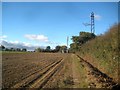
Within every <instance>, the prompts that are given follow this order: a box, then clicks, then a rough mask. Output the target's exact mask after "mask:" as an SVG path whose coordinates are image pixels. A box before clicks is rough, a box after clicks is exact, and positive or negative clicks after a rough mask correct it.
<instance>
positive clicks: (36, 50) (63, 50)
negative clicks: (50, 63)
mask: <svg viewBox="0 0 120 90" xmlns="http://www.w3.org/2000/svg"><path fill="white" fill-rule="evenodd" d="M66 51H67V46H65V45H63V46H59V45H58V46H56V47H55V49H51V47H50V46H47V47H46V48H45V49H43V48H40V47H39V48H36V49H35V52H53V53H54V52H64V53H66Z"/></svg>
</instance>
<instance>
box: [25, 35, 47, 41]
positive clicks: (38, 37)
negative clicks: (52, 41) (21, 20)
mask: <svg viewBox="0 0 120 90" xmlns="http://www.w3.org/2000/svg"><path fill="white" fill-rule="evenodd" d="M25 37H26V38H28V39H30V40H35V41H40V42H48V37H46V36H44V35H34V34H26V35H25Z"/></svg>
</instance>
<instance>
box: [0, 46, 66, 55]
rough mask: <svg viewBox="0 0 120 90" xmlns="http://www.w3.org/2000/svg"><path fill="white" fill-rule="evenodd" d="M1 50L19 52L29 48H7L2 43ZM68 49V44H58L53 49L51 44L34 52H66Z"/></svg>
mask: <svg viewBox="0 0 120 90" xmlns="http://www.w3.org/2000/svg"><path fill="white" fill-rule="evenodd" d="M0 51H18V52H21V51H24V52H26V51H27V49H26V48H22V49H20V48H6V47H5V46H3V45H1V46H0ZM66 51H67V46H65V45H63V46H59V45H58V46H56V47H55V49H51V47H50V46H47V47H46V48H45V49H43V48H40V47H38V48H36V49H35V50H34V52H53V53H54V52H64V53H65V52H66Z"/></svg>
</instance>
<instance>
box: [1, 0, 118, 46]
mask: <svg viewBox="0 0 120 90" xmlns="http://www.w3.org/2000/svg"><path fill="white" fill-rule="evenodd" d="M91 12H94V14H95V34H96V35H99V34H103V33H105V32H106V31H107V30H108V29H109V28H110V26H112V25H113V24H115V23H117V22H118V3H116V2H56V3H55V2H46V3H43V2H37V3H33V2H31V3H30V2H26V3H25V2H16V3H15V2H3V3H2V35H3V36H2V37H3V38H4V41H6V43H7V45H9V43H10V44H11V45H12V44H16V45H19V44H20V45H24V46H26V47H27V46H29V47H30V46H48V45H50V46H51V47H52V48H54V47H55V46H56V45H66V38H67V36H69V44H70V43H71V42H72V41H71V40H70V38H71V37H72V36H74V35H79V32H80V31H87V32H90V27H89V26H88V27H85V26H84V25H83V23H89V22H90V13H91ZM7 45H6V46H7Z"/></svg>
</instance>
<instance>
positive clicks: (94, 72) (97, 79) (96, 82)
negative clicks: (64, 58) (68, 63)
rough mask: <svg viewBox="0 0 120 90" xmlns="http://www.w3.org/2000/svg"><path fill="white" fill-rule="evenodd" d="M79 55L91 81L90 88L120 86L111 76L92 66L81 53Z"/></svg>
mask: <svg viewBox="0 0 120 90" xmlns="http://www.w3.org/2000/svg"><path fill="white" fill-rule="evenodd" d="M77 57H78V58H79V59H80V62H81V64H82V66H83V67H84V68H85V69H86V71H87V75H86V76H87V79H88V81H89V88H110V89H116V88H119V87H120V85H118V84H117V83H115V82H114V81H113V79H112V78H111V77H109V76H108V75H106V74H105V73H103V72H101V71H100V70H98V69H97V68H96V67H94V66H92V65H91V64H90V63H89V62H87V61H86V60H84V59H83V58H81V57H80V56H79V55H77Z"/></svg>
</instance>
